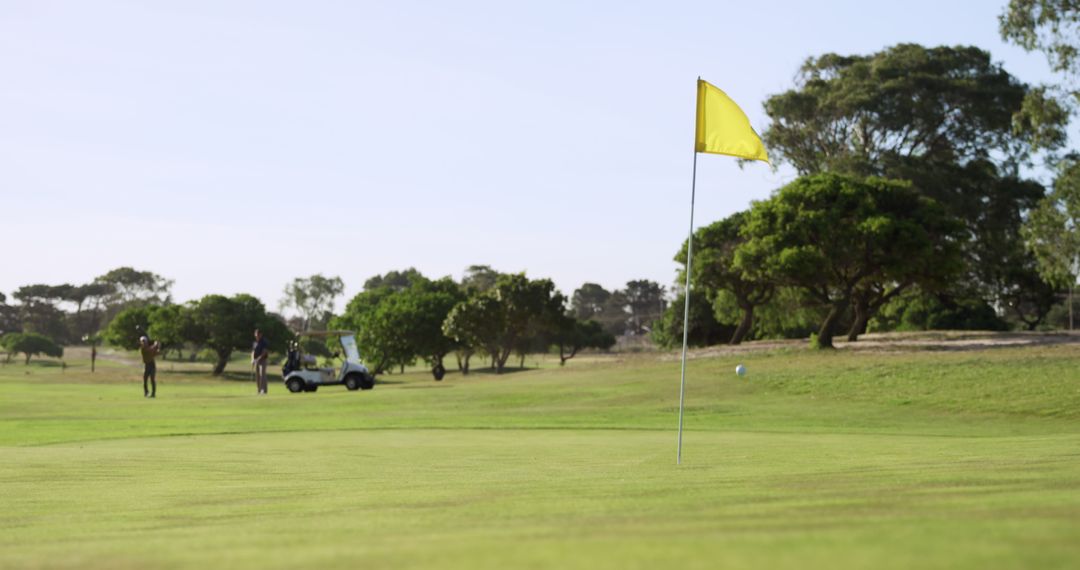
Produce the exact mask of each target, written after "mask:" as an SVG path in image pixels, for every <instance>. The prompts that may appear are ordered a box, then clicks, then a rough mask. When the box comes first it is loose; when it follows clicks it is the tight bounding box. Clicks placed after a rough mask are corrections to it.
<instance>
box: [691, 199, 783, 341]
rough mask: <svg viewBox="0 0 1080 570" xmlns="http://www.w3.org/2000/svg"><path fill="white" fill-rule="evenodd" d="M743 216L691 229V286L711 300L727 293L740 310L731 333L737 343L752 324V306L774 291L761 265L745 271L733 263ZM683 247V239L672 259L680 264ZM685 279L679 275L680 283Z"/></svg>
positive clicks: (740, 241)
mask: <svg viewBox="0 0 1080 570" xmlns="http://www.w3.org/2000/svg"><path fill="white" fill-rule="evenodd" d="M746 216H747V214H746V212H736V213H735V214H732V215H731V216H728V217H727V218H724V219H723V220H720V221H718V222H714V223H712V224H710V225H708V226H705V227H703V228H698V230H697V231H695V232H694V267H693V272H692V273H691V281H692V283H691V285H692V286H693V287H695V288H698V289H700V290H701V291H702V292H703V293H704V294H705V296H706V297H707V298H708V299H709V300H710V301H715V299H716V296H717V294H718V293H719V292H721V291H727V292H729V293H730V294H731V296H732V297H733V299H734V300H735V303H736V304H737V305H738V307H739V310H740V311H741V312H742V316H741V318H740V319H739V325H738V327H737V328H736V329H735V333H734V334H732V335H731V341H730V342H731V344H739V343H741V342H742V341H743V339H744V338H746V335H747V334H748V333H749V332H750V330H751V328H752V327H753V324H754V309H755V308H756V307H758V306H760V305H762V304H764V303H767V302H768V301H769V300H770V299H771V298H772V295H773V292H774V291H775V290H776V286H775V284H774V283H773V281H772V279H771V278H770V277H769V276H767V275H765V274H764V272H763V270H762V269H763V268H761V267H754V268H749V269H748V270H746V269H744V268H741V267H736V266H735V249H736V248H737V247H738V246H739V245H740V244H742V243H743V242H744V241H746V238H744V237H743V236H742V235H741V234H740V231H741V229H742V227H743V225H744V224H745V223H746ZM686 247H687V244H686V241H683V245H682V248H681V249H680V250H679V253H678V254H676V255H675V261H677V262H678V263H681V264H683V266H684V267H685V265H686V253H687V251H686ZM685 278H686V276H685V274H683V275H682V276H681V277H680V278H679V280H680V282H681V281H683V280H684V279H685Z"/></svg>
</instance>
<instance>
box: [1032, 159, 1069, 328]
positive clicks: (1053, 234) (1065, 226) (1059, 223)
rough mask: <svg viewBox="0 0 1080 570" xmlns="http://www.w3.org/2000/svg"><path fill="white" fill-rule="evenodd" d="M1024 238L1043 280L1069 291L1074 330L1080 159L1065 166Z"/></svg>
mask: <svg viewBox="0 0 1080 570" xmlns="http://www.w3.org/2000/svg"><path fill="white" fill-rule="evenodd" d="M1023 236H1024V241H1025V242H1026V245H1027V249H1028V251H1030V252H1031V253H1032V254H1033V255H1034V257H1035V263H1036V266H1037V270H1038V272H1039V276H1040V277H1042V280H1043V281H1045V282H1046V283H1049V284H1050V285H1051V286H1052V287H1055V288H1058V289H1066V288H1067V289H1068V290H1069V329H1070V330H1071V329H1072V326H1073V321H1072V293H1073V288H1074V287H1075V285H1076V280H1077V277H1078V275H1077V274H1078V272H1080V159H1078V158H1076V157H1070V158H1069V159H1068V160H1066V161H1064V162H1063V163H1062V165H1061V168H1060V170H1059V172H1058V176H1057V178H1056V179H1055V181H1054V189H1053V191H1052V192H1051V193H1050V195H1048V196H1047V197H1046V198H1045V199H1044V200H1043V201H1042V202H1040V203H1039V206H1038V207H1037V208H1035V209H1034V210H1032V211H1031V213H1030V215H1029V216H1028V219H1027V221H1026V222H1025V224H1024V227H1023Z"/></svg>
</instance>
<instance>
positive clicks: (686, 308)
mask: <svg viewBox="0 0 1080 570" xmlns="http://www.w3.org/2000/svg"><path fill="white" fill-rule="evenodd" d="M697 155H698V153H697V149H694V176H693V181H692V182H691V183H690V232H689V237H687V238H686V294H685V296H684V302H683V321H682V374H681V376H682V378H681V380H680V381H679V447H678V450H677V451H676V454H675V463H676V465H682V426H683V402H684V401H685V399H686V341H687V338H688V336H687V335H688V332H689V330H690V271H691V268H692V267H693V261H694V196H695V194H697Z"/></svg>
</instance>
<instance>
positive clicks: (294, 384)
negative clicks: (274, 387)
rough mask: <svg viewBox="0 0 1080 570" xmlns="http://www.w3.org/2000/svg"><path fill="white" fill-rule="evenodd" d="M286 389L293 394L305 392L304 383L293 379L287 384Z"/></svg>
mask: <svg viewBox="0 0 1080 570" xmlns="http://www.w3.org/2000/svg"><path fill="white" fill-rule="evenodd" d="M285 387H286V388H288V389H289V391H290V392H292V393H293V394H296V393H298V392H302V391H303V390H304V381H303V380H301V379H299V378H292V379H290V380H289V381H287V382H285Z"/></svg>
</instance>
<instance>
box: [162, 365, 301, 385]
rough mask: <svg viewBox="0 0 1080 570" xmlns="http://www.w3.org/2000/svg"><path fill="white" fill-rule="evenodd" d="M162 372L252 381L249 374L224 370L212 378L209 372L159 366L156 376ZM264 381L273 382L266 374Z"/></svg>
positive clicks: (210, 378)
mask: <svg viewBox="0 0 1080 570" xmlns="http://www.w3.org/2000/svg"><path fill="white" fill-rule="evenodd" d="M162 372H166V373H168V374H170V375H177V376H187V377H198V378H206V379H209V380H228V381H230V382H242V381H246V382H250V381H251V380H252V376H251V372H236V371H230V370H226V371H225V372H222V373H221V374H220V375H218V376H214V373H213V372H211V371H209V370H162V369H161V367H160V366H159V367H158V374H161V373H162ZM279 378H280V377H279ZM266 379H267V381H270V382H273V381H274V376H273V375H272V374H267V375H266Z"/></svg>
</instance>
